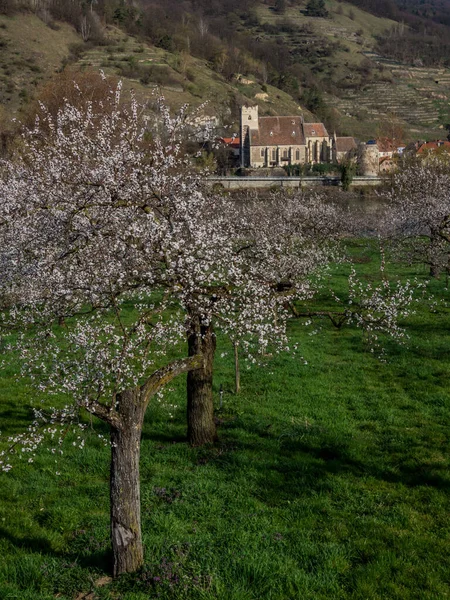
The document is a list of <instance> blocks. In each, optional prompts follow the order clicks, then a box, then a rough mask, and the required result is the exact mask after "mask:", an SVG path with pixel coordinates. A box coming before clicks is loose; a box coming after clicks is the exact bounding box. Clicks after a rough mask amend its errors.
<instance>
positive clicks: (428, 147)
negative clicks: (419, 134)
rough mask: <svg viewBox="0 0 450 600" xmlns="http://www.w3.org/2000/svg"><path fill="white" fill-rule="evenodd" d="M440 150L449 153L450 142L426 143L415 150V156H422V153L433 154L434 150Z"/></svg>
mask: <svg viewBox="0 0 450 600" xmlns="http://www.w3.org/2000/svg"><path fill="white" fill-rule="evenodd" d="M440 148H443V149H444V150H446V151H448V152H450V142H447V141H439V142H426V143H425V144H422V145H421V146H420V148H419V149H418V150H417V154H423V153H424V152H434V150H439V149H440Z"/></svg>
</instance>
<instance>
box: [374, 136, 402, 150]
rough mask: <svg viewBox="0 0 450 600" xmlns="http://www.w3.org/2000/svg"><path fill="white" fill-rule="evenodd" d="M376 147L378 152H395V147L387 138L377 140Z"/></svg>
mask: <svg viewBox="0 0 450 600" xmlns="http://www.w3.org/2000/svg"><path fill="white" fill-rule="evenodd" d="M377 146H378V150H379V151H380V152H395V151H396V150H397V146H396V145H395V144H394V142H393V141H392V140H389V139H388V138H378V139H377Z"/></svg>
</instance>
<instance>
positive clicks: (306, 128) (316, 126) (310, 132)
mask: <svg viewBox="0 0 450 600" xmlns="http://www.w3.org/2000/svg"><path fill="white" fill-rule="evenodd" d="M303 132H304V134H305V137H329V136H328V131H327V130H326V129H325V125H324V124H323V123H303Z"/></svg>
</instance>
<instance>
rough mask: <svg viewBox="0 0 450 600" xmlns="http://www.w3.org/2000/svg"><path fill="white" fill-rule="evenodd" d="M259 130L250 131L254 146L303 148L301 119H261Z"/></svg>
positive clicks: (303, 138) (303, 137) (303, 139)
mask: <svg viewBox="0 0 450 600" xmlns="http://www.w3.org/2000/svg"><path fill="white" fill-rule="evenodd" d="M258 125H259V130H254V129H252V130H251V131H250V140H251V145H252V146H302V145H304V144H305V136H304V135H303V128H302V118H301V117H259V119H258Z"/></svg>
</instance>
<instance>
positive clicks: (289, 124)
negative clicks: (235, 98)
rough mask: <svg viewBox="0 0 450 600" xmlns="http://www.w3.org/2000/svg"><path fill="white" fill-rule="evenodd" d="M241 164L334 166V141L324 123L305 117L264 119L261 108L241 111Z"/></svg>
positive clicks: (252, 107)
mask: <svg viewBox="0 0 450 600" xmlns="http://www.w3.org/2000/svg"><path fill="white" fill-rule="evenodd" d="M240 129H241V131H240V139H241V144H240V153H241V156H240V160H241V166H243V167H251V168H258V167H280V166H284V165H289V164H305V163H323V162H331V160H332V155H333V154H332V146H333V139H332V138H330V136H329V135H328V132H327V130H326V128H325V125H324V124H323V123H305V122H304V121H303V117H299V116H293V117H260V116H259V115H258V107H257V106H243V107H242V108H241V127H240Z"/></svg>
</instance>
